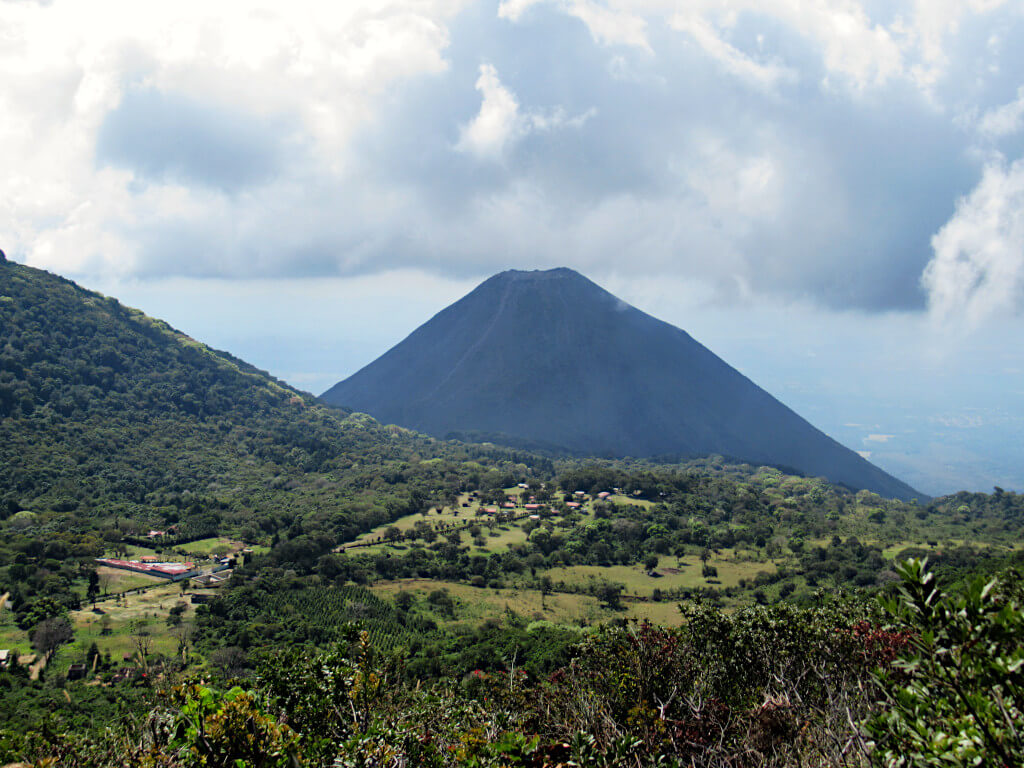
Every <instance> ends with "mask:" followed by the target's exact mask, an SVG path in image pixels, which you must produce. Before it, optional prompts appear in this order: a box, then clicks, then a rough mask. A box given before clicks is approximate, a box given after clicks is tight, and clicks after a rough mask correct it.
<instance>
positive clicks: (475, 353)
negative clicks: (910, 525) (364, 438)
mask: <svg viewBox="0 0 1024 768" xmlns="http://www.w3.org/2000/svg"><path fill="white" fill-rule="evenodd" d="M321 399H323V400H324V401H325V402H328V403H331V404H334V405H344V406H346V407H351V408H353V409H355V410H359V411H365V412H367V413H369V414H370V415H372V416H374V417H375V418H377V419H378V420H380V421H383V422H387V423H395V424H400V425H402V426H406V427H409V428H411V429H416V430H418V431H421V432H425V433H427V434H431V435H434V436H436V437H446V436H448V435H450V434H452V433H462V434H474V433H476V434H490V435H497V436H500V435H508V436H509V437H511V438H515V439H519V440H521V439H526V440H530V441H534V442H537V443H544V444H550V445H553V446H558V447H561V448H563V449H565V450H566V451H568V452H571V453H576V454H579V453H583V454H589V455H594V456H637V457H642V456H658V455H706V454H711V453H718V454H722V455H726V456H732V457H735V458H737V459H740V460H743V461H751V462H756V463H762V464H771V465H775V466H783V467H789V468H794V469H797V470H799V471H801V472H803V473H805V474H811V475H823V476H825V477H828V478H829V479H830V480H833V481H834V482H839V483H843V484H846V485H848V486H850V487H852V488H855V489H859V488H868V489H870V490H874V491H877V492H879V493H882V494H883V495H889V496H894V497H898V498H904V499H907V498H913V497H919V498H920V497H921V494H920V493H918V492H917V491H915V490H914V489H913V488H911V487H910V486H908V485H907V484H905V483H903V482H901V481H899V480H897V479H896V478H893V477H891V476H889V475H888V474H886V473H885V472H883V471H882V470H881V469H879V468H877V467H875V466H874V465H872V464H870V463H869V462H868V461H866V460H865V459H863V458H862V457H861V456H859V455H858V454H856V453H855V452H853V451H851V450H849V449H847V448H845V447H844V446H841V445H840V444H839V443H838V442H836V441H835V440H833V439H832V438H830V437H828V436H827V435H825V434H824V433H822V432H821V431H820V430H817V429H816V428H815V427H813V425H811V424H810V423H809V422H807V421H806V420H804V419H803V418H802V417H800V416H799V415H798V414H796V413H795V412H793V411H792V410H791V409H789V408H788V407H787V406H785V405H784V404H783V403H781V402H780V401H778V400H777V399H776V398H774V397H773V396H771V395H770V394H769V393H767V392H765V391H764V390H763V389H761V388H760V387H758V386H757V385H756V384H754V383H753V382H752V381H750V380H749V379H748V378H747V377H745V376H744V375H743V374H741V373H740V372H739V371H737V370H736V369H734V368H732V367H731V366H729V365H728V364H727V363H725V362H724V361H722V360H721V359H720V358H718V357H717V356H716V355H714V353H713V352H711V350H709V349H707V348H706V347H704V346H703V345H702V344H700V343H699V342H698V341H697V340H695V339H694V338H693V337H692V336H690V334H688V333H687V332H686V331H684V330H682V329H680V328H677V327H675V326H673V325H671V324H669V323H666V322H664V321H662V320H659V319H658V318H655V317H652V316H651V315H648V314H646V313H644V312H642V311H641V310H639V309H636V308H635V307H633V306H631V305H629V304H627V303H626V302H624V301H622V300H621V299H619V298H618V297H616V296H614V295H613V294H611V293H610V292H608V291H607V290H605V289H603V288H601V287H600V286H598V285H597V284H595V283H593V282H592V281H591V280H589V279H588V278H586V277H584V276H583V275H580V274H579V273H578V272H575V271H574V270H571V269H569V268H566V267H559V268H556V269H553V270H538V271H522V270H507V271H505V272H500V273H498V274H496V275H494V276H492V277H490V278H488V279H487V280H485V281H483V282H482V283H481V284H480V285H479V286H478V287H477V288H476V289H474V290H473V291H471V292H470V293H468V294H467V295H466V296H464V297H462V298H461V299H459V300H458V301H456V302H454V303H453V304H451V305H449V306H448V307H446V308H445V309H443V310H441V311H440V312H438V313H437V314H436V315H434V317H432V318H431V319H430V320H428V321H427V322H426V323H424V324H423V325H421V326H420V327H419V328H417V329H416V330H414V331H413V332H412V333H411V334H409V336H408V337H406V338H405V339H404V340H403V341H401V342H399V344H397V345H395V346H394V347H392V348H391V349H390V350H388V351H387V352H385V353H384V354H383V355H382V356H381V357H379V358H378V359H377V360H375V361H374V362H372V363H370V364H369V365H368V366H366V367H365V368H363V369H362V370H360V371H358V372H357V373H356V374H354V375H353V376H351V377H349V378H348V379H346V380H344V381H342V382H339V383H338V384H336V385H335V386H333V387H331V388H330V389H329V390H327V391H326V392H324V393H323V394H322V395H321ZM680 402H681V403H683V407H679V403H680Z"/></svg>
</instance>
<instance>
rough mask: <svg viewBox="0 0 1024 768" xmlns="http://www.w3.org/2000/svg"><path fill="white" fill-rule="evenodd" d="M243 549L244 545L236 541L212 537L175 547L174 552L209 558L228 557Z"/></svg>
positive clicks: (224, 537) (223, 537) (222, 537)
mask: <svg viewBox="0 0 1024 768" xmlns="http://www.w3.org/2000/svg"><path fill="white" fill-rule="evenodd" d="M244 548H245V545H244V544H243V543H242V542H240V541H236V540H235V539H229V538H228V537H226V536H214V537H213V538H209V539H199V540H198V541H191V542H189V543H188V544H182V545H180V546H177V547H175V548H174V549H175V551H177V552H181V553H184V554H185V555H186V556H188V555H191V556H205V557H209V556H210V555H213V554H223V555H229V554H234V553H236V552H241V551H242V549H244Z"/></svg>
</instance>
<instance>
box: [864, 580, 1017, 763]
mask: <svg viewBox="0 0 1024 768" xmlns="http://www.w3.org/2000/svg"><path fill="white" fill-rule="evenodd" d="M896 570H897V572H898V573H899V575H900V577H901V578H902V583H901V585H900V587H899V594H898V596H897V597H894V598H888V599H885V598H883V599H882V605H883V607H884V608H885V609H886V611H887V612H888V613H889V615H890V616H891V617H892V618H893V619H894V620H895V622H896V626H897V627H898V628H900V629H901V630H902V632H901V633H900V637H901V638H902V640H903V641H904V642H905V643H906V649H907V651H908V652H906V653H904V654H903V657H902V658H901V659H899V660H898V661H896V662H895V663H894V665H893V666H894V667H895V668H896V670H897V673H896V674H893V673H885V672H883V673H879V674H878V680H879V682H880V684H881V688H882V691H883V694H884V697H885V702H884V705H885V706H884V707H883V708H882V710H881V711H880V712H879V713H878V714H877V715H875V716H874V717H873V718H872V719H871V720H870V721H869V723H868V730H869V732H870V733H871V735H872V736H873V737H874V740H875V742H876V749H875V751H874V753H873V754H872V757H873V759H874V760H875V762H876V763H877V764H879V765H886V766H890V765H922V766H929V765H933V766H946V765H949V766H952V765H993V766H995V765H1007V766H1009V765H1024V647H1022V646H1021V637H1022V636H1024V609H1022V607H1021V602H1020V600H1021V594H1022V590H1021V584H1020V581H1019V576H1017V575H1016V574H1014V573H1013V572H1012V571H1011V572H1009V573H1008V574H1007V577H1008V578H1006V579H1005V580H1004V581H1003V582H1001V581H1000V580H998V579H992V580H990V581H988V582H986V581H985V580H984V579H982V578H978V579H976V580H975V581H973V582H972V583H970V584H969V585H968V586H967V588H966V590H965V591H964V593H963V594H959V595H949V594H946V593H944V592H943V591H942V590H940V589H939V587H938V585H937V583H936V581H935V574H934V573H932V572H931V571H929V570H928V568H927V561H926V560H908V561H906V562H905V563H901V564H900V565H898V566H896Z"/></svg>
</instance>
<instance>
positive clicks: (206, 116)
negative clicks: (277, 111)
mask: <svg viewBox="0 0 1024 768" xmlns="http://www.w3.org/2000/svg"><path fill="white" fill-rule="evenodd" d="M294 131H295V128H294V126H290V125H289V124H288V121H287V120H285V119H283V118H282V119H276V120H275V119H266V118H263V117H262V116H260V115H252V114H246V113H244V112H239V111H235V110H228V109H225V108H223V107H220V106H218V105H216V104H212V105H211V104H202V103H199V102H196V101H194V100H192V99H190V98H188V97H187V96H183V95H181V94H176V93H161V92H159V91H153V90H133V91H130V92H129V93H128V94H126V95H125V96H124V98H123V99H122V100H121V103H120V104H119V105H118V107H117V109H115V110H113V111H111V112H110V113H109V114H108V115H107V116H106V118H105V119H104V121H103V123H102V125H101V126H100V129H99V132H98V136H97V143H96V155H97V160H98V162H99V163H100V164H101V165H106V164H109V165H113V166H117V167H120V168H127V169H130V170H132V171H134V172H135V173H137V174H138V175H140V176H143V177H145V178H147V179H149V180H151V181H156V182H164V181H171V182H182V181H184V182H196V183H198V184H202V185H207V186H211V187H214V188H217V189H221V190H224V191H231V190H235V189H238V188H242V187H246V186H250V185H252V184H256V183H260V182H265V181H267V180H269V179H270V178H272V177H273V176H274V175H276V174H277V173H279V172H280V165H281V163H282V162H283V161H284V158H285V155H286V152H285V147H284V145H285V144H286V143H287V141H288V139H289V136H290V134H292V133H293V132H294Z"/></svg>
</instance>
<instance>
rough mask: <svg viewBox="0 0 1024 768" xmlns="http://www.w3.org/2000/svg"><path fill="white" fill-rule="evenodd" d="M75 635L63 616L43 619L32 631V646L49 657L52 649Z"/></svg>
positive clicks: (69, 640)
mask: <svg viewBox="0 0 1024 768" xmlns="http://www.w3.org/2000/svg"><path fill="white" fill-rule="evenodd" d="M74 636H75V632H74V630H73V629H72V628H71V622H70V621H68V620H67V618H66V617H64V616H54V617H53V618H49V619H44V620H43V621H41V622H40V623H39V625H38V626H37V627H36V629H35V631H34V632H33V633H32V647H33V648H35V649H36V650H37V651H38V652H39V653H41V654H42V655H43V656H45V657H46V658H47V659H49V658H50V657H51V656H52V655H53V653H54V651H56V650H57V649H58V648H59V647H60V646H62V645H64V644H65V643H70V642H71V641H72V640H73V639H74Z"/></svg>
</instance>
